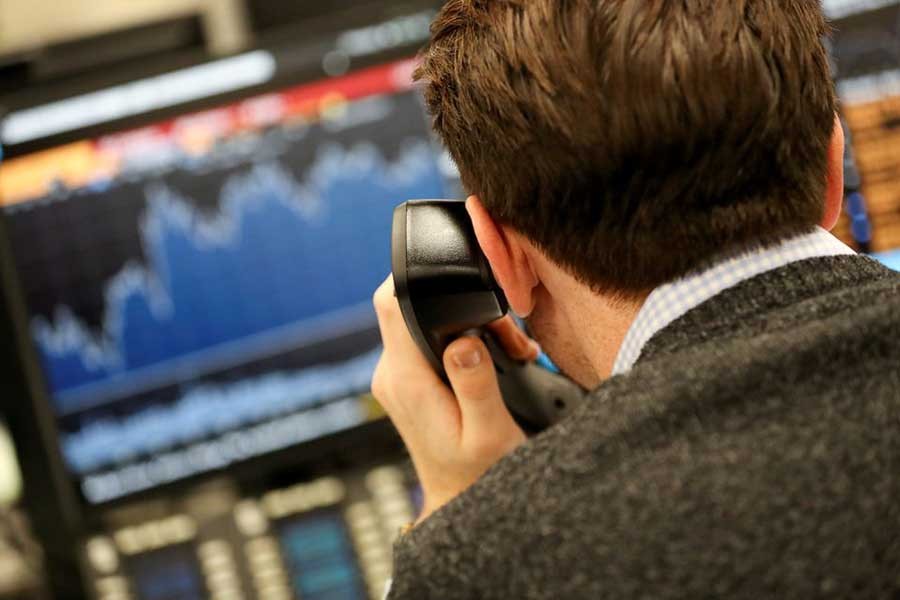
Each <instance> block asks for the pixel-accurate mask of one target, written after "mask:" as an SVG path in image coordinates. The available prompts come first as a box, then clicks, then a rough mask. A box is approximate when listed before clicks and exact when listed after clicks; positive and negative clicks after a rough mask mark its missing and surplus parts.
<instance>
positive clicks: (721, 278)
mask: <svg viewBox="0 0 900 600" xmlns="http://www.w3.org/2000/svg"><path fill="white" fill-rule="evenodd" d="M847 254H855V253H854V252H853V250H851V249H850V248H848V247H847V246H845V245H844V244H843V243H842V242H841V241H840V240H838V239H837V238H836V237H834V236H833V235H831V234H830V233H828V232H827V231H825V230H824V229H822V228H817V229H816V230H815V231H814V232H812V233H809V234H805V235H801V236H799V237H795V238H791V239H789V240H786V241H784V242H782V243H780V244H777V245H775V246H771V247H769V248H765V249H762V250H756V251H752V252H748V253H746V254H742V255H740V256H737V257H735V258H732V259H729V260H726V261H724V262H721V263H718V264H716V265H713V266H712V267H710V268H709V269H707V270H705V271H702V272H700V273H697V274H695V275H690V276H688V277H685V278H683V279H679V280H677V281H674V282H672V283H667V284H665V285H662V286H660V287H658V288H656V289H655V290H653V292H652V293H651V294H650V296H649V297H648V298H647V301H646V302H645V303H644V306H643V308H641V310H640V312H638V315H637V318H636V319H635V320H634V323H632V325H631V328H630V329H629V330H628V333H627V334H626V335H625V340H624V341H623V342H622V347H621V348H620V349H619V354H618V356H617V357H616V362H615V365H614V367H613V375H623V374H625V373H627V372H628V371H630V370H631V368H632V367H633V366H634V364H635V363H636V362H637V360H638V359H639V358H640V356H641V352H642V351H643V349H644V346H645V345H646V344H647V342H649V341H650V339H651V338H652V337H653V336H654V335H656V334H657V333H659V332H660V331H662V330H663V329H664V328H665V327H666V326H668V325H669V324H671V323H673V322H674V321H675V320H676V319H678V318H679V317H681V316H683V315H685V314H687V313H688V311H690V310H691V309H693V308H696V307H697V306H700V305H701V304H703V303H704V302H706V301H707V300H709V299H710V298H712V297H714V296H716V295H718V294H719V293H721V292H723V291H725V290H727V289H728V288H731V287H734V286H735V285H737V284H739V283H741V282H743V281H746V280H748V279H751V278H753V277H756V276H757V275H761V274H763V273H767V272H769V271H774V270H775V269H778V268H780V267H784V266H786V265H789V264H791V263H795V262H798V261H801V260H806V259H809V258H819V257H823V256H841V255H847Z"/></svg>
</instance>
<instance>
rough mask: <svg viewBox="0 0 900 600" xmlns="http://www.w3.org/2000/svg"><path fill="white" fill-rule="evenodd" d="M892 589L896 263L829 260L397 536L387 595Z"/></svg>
mask: <svg viewBox="0 0 900 600" xmlns="http://www.w3.org/2000/svg"><path fill="white" fill-rule="evenodd" d="M723 597H725V598H753V599H759V598H818V597H827V598H893V599H895V600H896V599H898V598H900V275H897V274H895V273H892V272H890V271H888V270H887V269H885V268H883V267H881V266H879V265H877V264H876V263H875V262H874V261H871V260H869V259H866V258H861V257H836V258H820V259H813V260H808V261H803V262H801V263H796V264H793V265H789V266H787V267H784V268H781V269H778V270H777V271H773V272H770V273H767V274H764V275H761V276H758V277H756V278H754V279H751V280H749V281H746V282H744V283H742V284H740V285H738V286H737V287H735V288H732V289H730V290H728V291H726V292H724V293H722V294H720V295H719V296H716V297H715V298H713V299H711V300H709V301H707V302H706V303H705V304H703V305H701V306H699V307H697V308H696V309H694V310H692V311H691V312H690V313H688V314H687V315H685V316H684V317H682V318H680V319H679V320H677V321H676V322H674V323H673V324H671V325H670V326H669V327H668V328H666V329H665V330H663V331H662V332H660V333H659V334H658V335H657V336H656V337H655V338H654V339H653V340H651V342H650V343H649V344H648V346H647V347H646V348H645V350H644V353H643V355H642V357H641V360H640V361H639V362H638V364H637V365H636V367H635V368H634V370H633V371H632V372H631V373H630V374H628V375H626V376H619V377H615V378H613V379H611V380H609V381H607V382H606V383H605V384H604V385H603V386H601V387H600V388H599V389H598V390H597V391H596V392H595V393H594V394H593V395H592V397H591V399H590V401H589V402H588V403H587V405H586V406H584V407H582V408H581V409H579V411H578V412H577V413H576V414H574V415H573V416H572V417H571V418H569V419H567V420H566V421H565V422H563V423H561V424H560V425H558V426H556V427H555V428H553V429H551V430H550V431H547V432H545V433H544V434H542V435H540V436H538V437H537V438H535V439H533V440H531V441H529V442H528V443H527V444H525V445H524V446H523V447H521V448H519V449H518V450H517V451H515V452H514V453H513V454H511V455H510V456H508V457H506V458H505V459H503V460H502V461H501V462H500V463H498V464H497V465H496V466H495V467H494V468H492V469H491V470H490V471H489V472H488V473H487V474H486V475H485V476H484V477H483V478H482V479H481V480H480V481H478V482H477V483H476V484H475V485H474V486H472V487H471V488H470V489H469V490H468V491H466V492H465V493H464V494H462V495H461V496H460V497H458V498H457V499H456V500H454V501H453V502H451V503H450V504H449V505H447V506H445V507H444V508H443V509H441V510H440V511H438V512H437V513H435V514H434V515H433V516H432V517H430V518H429V519H427V520H426V521H425V522H424V523H422V524H421V525H419V526H418V527H417V528H415V529H414V530H413V531H411V532H410V533H408V534H407V535H405V536H404V537H403V538H401V540H400V541H398V543H397V545H396V548H395V572H394V583H393V587H392V590H391V593H390V598H392V599H399V598H413V599H416V600H426V599H429V598H479V599H492V598H497V599H500V598H502V599H504V600H509V599H520V598H629V599H630V598H723Z"/></svg>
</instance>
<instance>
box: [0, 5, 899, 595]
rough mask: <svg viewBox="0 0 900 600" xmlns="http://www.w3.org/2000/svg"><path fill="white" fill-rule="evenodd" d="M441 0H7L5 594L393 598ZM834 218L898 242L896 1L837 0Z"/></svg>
mask: <svg viewBox="0 0 900 600" xmlns="http://www.w3.org/2000/svg"><path fill="white" fill-rule="evenodd" d="M439 6H440V2H439V1H438V0H407V1H397V2H386V1H376V0H333V1H331V2H308V1H306V0H295V1H293V2H288V1H286V0H135V1H132V2H121V1H119V0H69V1H67V2H65V3H60V2H59V1H58V0H0V150H2V158H0V282H2V290H0V291H2V293H0V339H3V340H4V342H5V343H4V344H0V346H2V348H0V352H2V353H3V356H2V359H0V365H2V366H0V371H2V372H0V390H2V392H0V393H2V395H0V598H92V599H96V600H130V599H136V600H176V599H177V600H189V599H200V598H212V599H219V600H227V599H232V600H236V599H241V598H246V599H251V598H260V599H271V600H278V599H290V598H303V599H326V598H327V599H343V598H347V599H357V598H380V597H381V594H382V590H383V588H384V583H385V581H386V579H387V577H388V576H389V574H390V569H391V564H390V560H391V557H390V552H391V543H392V541H393V539H394V537H395V536H396V534H397V531H398V529H399V528H400V527H401V526H402V525H403V524H405V523H406V522H408V521H410V520H412V518H413V516H414V515H415V513H416V510H417V504H418V503H419V502H420V501H421V497H420V496H421V495H420V492H419V490H418V488H417V485H416V482H415V480H414V477H413V475H412V469H411V467H410V465H409V464H408V460H407V458H406V457H405V454H404V452H403V449H402V445H401V444H400V442H399V440H398V439H397V437H396V435H395V434H394V432H393V430H392V429H391V427H390V426H389V424H388V423H386V422H385V420H384V419H383V418H382V417H383V415H382V414H381V412H380V410H379V409H378V407H377V404H376V403H375V402H374V401H373V399H372V398H371V397H370V396H368V393H367V388H368V383H369V379H370V376H371V372H372V369H373V367H374V364H375V361H376V359H377V355H378V351H379V346H378V335H377V328H376V324H375V319H374V315H373V314H372V311H371V308H370V295H371V292H372V290H374V288H375V287H376V286H377V284H378V283H379V282H380V281H381V279H382V278H383V277H384V276H385V274H386V273H387V272H388V271H389V270H390V265H389V232H390V219H391V213H392V210H393V206H394V205H395V204H396V203H397V202H399V201H401V200H405V199H409V198H422V197H454V196H458V195H459V194H460V192H461V190H460V188H459V182H458V179H457V174H456V171H455V169H454V167H453V165H452V162H451V161H450V160H449V159H448V157H447V156H445V154H444V152H443V151H442V150H441V148H440V144H439V143H437V141H436V140H435V139H434V138H433V136H432V134H431V133H430V130H429V127H428V120H427V117H426V115H425V113H424V110H423V108H422V104H421V101H420V98H419V94H418V92H417V90H416V89H415V87H414V86H413V84H412V81H411V73H412V70H413V69H414V66H415V60H414V58H415V54H416V51H417V50H418V49H419V48H421V46H422V45H423V44H424V43H425V41H426V40H427V36H428V25H429V22H430V20H431V18H432V17H433V15H434V14H435V12H436V10H437V9H438V8H439ZM825 7H826V10H827V12H828V13H829V16H830V17H831V18H832V20H833V24H834V29H835V32H834V36H833V39H832V40H831V41H830V47H831V50H832V56H833V63H834V70H835V75H836V77H837V79H838V86H839V91H840V94H841V97H842V117H843V119H844V122H845V125H846V129H847V133H848V139H850V140H851V144H848V152H847V156H846V167H847V181H846V196H847V198H846V200H847V201H846V211H845V215H844V216H843V218H842V220H841V223H840V225H839V228H838V234H839V235H840V236H841V237H842V238H843V239H844V240H845V241H846V242H847V243H848V244H850V245H852V246H853V247H854V248H856V249H858V250H859V251H861V252H865V253H871V254H873V255H875V256H876V257H877V258H879V259H880V260H883V261H884V262H886V263H887V264H889V265H893V266H895V267H897V268H900V252H898V249H900V6H898V3H897V2H892V1H885V0H868V1H853V0H846V1H838V0H834V1H830V2H825Z"/></svg>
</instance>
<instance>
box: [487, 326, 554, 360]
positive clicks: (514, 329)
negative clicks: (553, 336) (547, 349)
mask: <svg viewBox="0 0 900 600" xmlns="http://www.w3.org/2000/svg"><path fill="white" fill-rule="evenodd" d="M488 329H490V330H491V331H492V332H493V333H494V335H496V336H497V338H498V339H499V340H500V344H501V345H502V346H503V348H504V350H506V353H507V354H509V356H510V358H513V359H515V360H523V361H528V362H530V361H533V360H537V357H538V355H539V354H540V353H541V347H540V346H539V345H538V343H537V342H535V341H534V340H533V339H531V338H530V337H528V336H527V335H526V334H525V332H524V331H522V329H521V328H519V326H518V325H516V322H515V321H513V319H512V317H509V316H507V317H503V318H502V319H500V320H499V321H494V322H493V323H491V324H490V325H488Z"/></svg>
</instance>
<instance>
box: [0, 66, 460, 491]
mask: <svg viewBox="0 0 900 600" xmlns="http://www.w3.org/2000/svg"><path fill="white" fill-rule="evenodd" d="M413 68H414V63H413V62H412V61H401V62H395V63H391V64H386V65H381V66H378V67H373V68H369V69H366V70H364V71H358V72H355V73H350V74H349V75H345V76H342V77H339V78H332V79H328V80H324V81H320V82H314V83H308V84H304V85H301V86H298V87H293V88H290V89H284V90H280V91H276V92H272V93H267V94H265V95H262V96H257V97H252V98H247V99H245V100H243V101H240V102H238V103H235V104H232V105H228V106H222V107H220V108H217V109H213V110H205V111H203V112H199V113H193V114H185V115H183V116H181V117H178V118H175V119H172V120H169V121H167V122H162V123H157V124H154V125H150V126H145V127H141V128H139V129H134V130H129V131H118V132H113V133H110V134H109V135H106V136H103V137H99V138H97V139H86V140H83V141H80V142H76V143H71V144H67V145H65V146H61V147H56V148H52V149H50V150H46V151H42V152H39V153H34V154H30V155H25V156H21V157H18V158H15V159H12V160H9V161H7V162H6V163H4V164H3V165H0V169H2V171H0V181H2V183H0V193H2V196H0V202H2V209H3V214H4V217H5V224H6V230H7V233H8V237H9V242H10V245H11V250H12V255H13V260H14V263H15V265H16V270H17V279H18V281H17V284H18V285H17V287H18V288H19V289H20V291H21V294H22V297H23V300H24V303H25V305H26V307H27V310H28V312H29V318H30V323H29V329H30V332H31V338H32V340H33V344H34V349H35V354H36V356H37V357H38V358H39V360H40V363H41V366H42V369H43V374H44V378H45V384H46V389H47V391H48V395H49V397H50V398H51V400H52V404H53V409H54V412H55V415H56V418H57V421H58V430H59V443H60V446H61V450H62V454H63V457H64V459H65V462H66V464H67V465H68V468H69V470H70V472H71V473H72V476H73V477H74V478H75V479H76V480H77V482H78V484H79V487H80V489H81V490H82V493H83V495H84V497H85V498H86V499H87V500H88V501H89V502H91V503H102V502H106V501H110V500H113V499H116V498H120V497H123V496H127V495H129V494H132V493H135V492H138V491H142V490H146V489H150V488H153V487H155V486H158V485H160V484H164V483H168V482H171V481H175V480H179V479H184V478H186V477H190V476H193V475H197V474H200V473H203V472H208V471H212V470H215V469H219V468H222V467H225V466H227V465H230V464H233V463H235V462H238V461H242V460H245V459H248V458H251V457H255V456H260V455H264V454H267V453H270V452H273V451H275V450H280V449H284V448H287V447H290V446H293V445H295V444H298V443H301V442H304V441H308V440H312V439H316V438H319V437H321V436H325V435H329V434H331V433H334V432H337V431H341V430H345V429H348V428H352V427H354V426H357V425H361V424H363V423H365V422H367V421H369V420H373V419H376V418H378V415H379V411H378V409H377V407H376V405H375V403H374V401H373V400H372V399H371V397H369V396H368V393H367V392H368V388H369V383H370V377H371V374H372V371H373V369H374V366H375V363H376V361H377V358H378V355H379V336H378V332H377V323H376V320H375V315H374V312H373V310H372V308H371V300H370V299H371V295H372V292H373V291H374V289H375V288H376V287H377V286H378V284H379V283H380V282H381V281H382V280H383V279H384V278H385V277H386V275H387V274H388V272H389V271H390V227H391V215H392V211H393V208H394V206H395V205H396V204H398V203H399V202H402V201H404V200H407V199H411V198H423V197H425V198H433V197H445V196H446V195H448V194H453V193H454V192H455V190H456V187H455V186H456V184H455V178H454V173H453V168H452V165H451V164H449V161H448V160H446V159H445V158H443V153H442V151H441V150H440V147H439V145H438V144H436V143H435V141H434V140H433V138H432V136H431V134H430V128H429V124H428V118H427V116H426V114H425V111H424V110H423V106H422V103H421V99H420V97H419V93H418V91H417V90H416V89H415V88H414V87H413V85H412V82H411V73H412V70H413Z"/></svg>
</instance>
